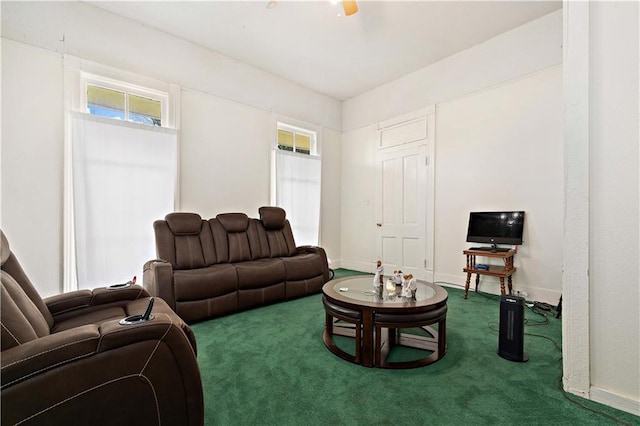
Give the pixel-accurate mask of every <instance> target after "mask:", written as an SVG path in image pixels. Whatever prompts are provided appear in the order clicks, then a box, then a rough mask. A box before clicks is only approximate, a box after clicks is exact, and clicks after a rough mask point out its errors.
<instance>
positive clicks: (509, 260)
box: [462, 248, 516, 299]
mask: <svg viewBox="0 0 640 426" xmlns="http://www.w3.org/2000/svg"><path fill="white" fill-rule="evenodd" d="M462 253H463V254H464V255H466V256H467V266H466V267H465V268H464V269H463V271H464V272H466V273H467V282H466V284H465V286H464V298H465V299H466V298H467V295H468V294H469V283H470V282H471V275H472V274H476V292H477V291H478V282H480V275H489V276H491V277H498V278H500V293H501V294H506V292H505V288H504V279H505V278H506V279H507V285H508V287H509V294H511V291H512V287H513V279H512V275H513V273H514V272H516V267H515V266H513V257H514V255H515V254H516V251H515V250H509V251H499V252H492V251H491V250H490V248H487V250H471V249H470V250H464V251H463V252H462ZM476 256H480V257H488V258H498V259H502V260H503V261H504V266H501V265H488V266H489V269H488V270H485V269H478V268H477V265H478V264H477V263H476Z"/></svg>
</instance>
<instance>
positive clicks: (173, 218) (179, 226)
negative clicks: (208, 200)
mask: <svg viewBox="0 0 640 426" xmlns="http://www.w3.org/2000/svg"><path fill="white" fill-rule="evenodd" d="M164 220H166V221H167V224H168V225H169V229H171V232H173V234H174V235H198V234H199V233H200V230H201V229H202V217H200V215H199V214H197V213H169V214H168V215H166V216H165V218H164Z"/></svg>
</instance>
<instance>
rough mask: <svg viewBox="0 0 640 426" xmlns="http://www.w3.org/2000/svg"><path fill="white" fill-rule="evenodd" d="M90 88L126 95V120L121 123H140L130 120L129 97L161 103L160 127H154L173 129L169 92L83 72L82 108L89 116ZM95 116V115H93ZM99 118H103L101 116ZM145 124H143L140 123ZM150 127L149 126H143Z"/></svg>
mask: <svg viewBox="0 0 640 426" xmlns="http://www.w3.org/2000/svg"><path fill="white" fill-rule="evenodd" d="M88 86H95V87H102V88H104V89H108V90H114V91H118V92H123V93H124V95H125V96H124V101H125V107H124V108H125V110H124V114H125V119H124V120H119V121H127V122H131V123H139V122H137V121H132V120H130V119H129V113H130V111H129V95H135V96H140V97H144V98H148V99H152V100H155V101H159V102H160V123H161V125H160V126H154V127H166V128H173V127H172V126H170V123H169V97H170V94H169V92H168V91H167V92H165V91H160V90H155V89H152V88H148V87H143V86H139V85H136V84H132V83H127V82H124V81H121V80H115V79H113V78H109V77H104V76H101V75H97V74H93V73H89V72H85V71H81V72H80V106H81V109H82V112H85V113H87V114H91V113H90V112H89V107H88V99H87V88H88ZM92 115H95V114H92ZM98 117H103V116H99V115H98ZM112 119H114V120H118V119H117V118H112ZM140 124H143V123H140ZM143 125H148V124H143Z"/></svg>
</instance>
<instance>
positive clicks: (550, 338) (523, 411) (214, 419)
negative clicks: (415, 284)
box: [193, 270, 640, 426]
mask: <svg viewBox="0 0 640 426" xmlns="http://www.w3.org/2000/svg"><path fill="white" fill-rule="evenodd" d="M355 274H358V273H356V272H354V271H346V270H337V271H336V278H340V277H343V276H348V275H355ZM446 290H447V292H448V293H449V301H448V306H449V311H448V315H447V346H448V349H447V354H446V355H445V356H444V358H442V359H441V360H440V361H438V362H436V363H434V364H431V365H429V366H426V367H421V368H417V369H410V370H384V369H375V368H367V367H362V366H359V365H354V364H351V363H349V362H346V361H344V360H342V359H340V358H338V357H337V356H335V355H333V354H332V353H331V352H329V350H328V349H327V348H325V346H324V344H323V342H322V331H323V327H324V310H323V307H322V301H321V298H322V296H321V295H319V294H317V295H313V296H308V297H304V298H301V299H297V300H292V301H288V302H284V303H279V304H276V305H271V306H266V307H262V308H258V309H253V310H250V311H245V312H241V313H237V314H234V315H230V316H226V317H222V318H216V319H213V320H210V321H205V322H201V323H197V324H194V325H193V330H194V332H195V334H196V338H197V341H198V363H199V365H200V370H201V374H202V382H203V387H204V400H205V423H206V424H207V425H306V426H309V425H515V424H524V425H544V424H549V425H610V424H611V425H613V424H618V423H622V424H632V425H640V418H638V417H636V416H633V415H631V414H628V413H625V412H622V411H618V410H615V409H612V408H610V407H606V406H604V405H601V404H597V403H594V402H591V401H588V400H585V399H582V398H578V397H576V396H573V395H571V396H570V397H571V398H572V399H575V400H576V401H579V402H580V404H582V405H584V406H586V407H588V408H590V409H592V410H596V411H599V412H602V413H604V414H605V415H606V416H608V417H605V416H603V415H600V414H597V413H594V412H592V411H590V410H588V409H586V408H583V407H581V406H579V405H577V404H575V403H573V402H571V401H569V400H568V399H567V398H566V397H565V395H564V394H563V392H562V391H561V390H560V388H559V386H558V383H559V379H560V377H561V361H560V359H561V351H560V350H559V348H558V347H559V345H560V344H561V320H559V319H556V318H554V317H553V316H551V315H550V316H548V317H546V318H545V317H543V316H540V315H537V314H535V313H533V312H532V311H530V310H528V309H527V311H526V321H527V323H528V324H529V325H527V326H526V327H525V333H527V335H525V352H527V354H528V355H529V362H526V363H516V362H510V361H507V360H504V359H502V358H501V357H499V356H498V355H497V354H496V350H497V346H498V333H497V331H496V330H497V328H498V321H499V319H498V317H499V298H498V297H497V296H492V295H484V294H482V293H472V292H470V293H469V299H468V300H464V298H463V295H464V293H463V291H462V290H459V289H453V288H446ZM546 321H548V323H547V324H540V323H544V322H546ZM534 324H535V325H534ZM531 334H536V335H540V336H545V337H538V336H533V335H531ZM554 342H555V343H554ZM556 345H558V347H556Z"/></svg>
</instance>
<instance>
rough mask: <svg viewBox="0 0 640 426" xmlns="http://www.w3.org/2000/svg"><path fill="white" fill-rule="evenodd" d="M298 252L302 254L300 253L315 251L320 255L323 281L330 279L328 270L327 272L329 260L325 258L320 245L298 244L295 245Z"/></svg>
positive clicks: (325, 255) (325, 254)
mask: <svg viewBox="0 0 640 426" xmlns="http://www.w3.org/2000/svg"><path fill="white" fill-rule="evenodd" d="M297 250H298V253H299V254H302V253H315V254H318V255H320V257H322V264H323V271H322V275H323V277H324V281H325V282H327V281H329V279H330V272H329V261H328V260H327V253H326V252H325V250H324V249H323V248H322V247H318V246H299V247H297Z"/></svg>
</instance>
